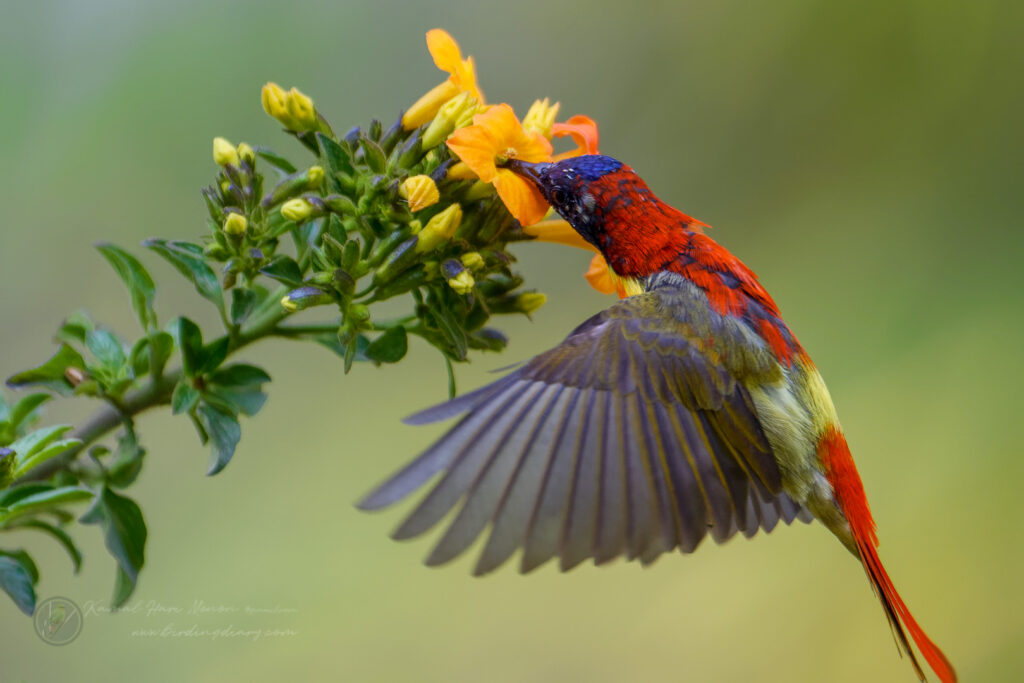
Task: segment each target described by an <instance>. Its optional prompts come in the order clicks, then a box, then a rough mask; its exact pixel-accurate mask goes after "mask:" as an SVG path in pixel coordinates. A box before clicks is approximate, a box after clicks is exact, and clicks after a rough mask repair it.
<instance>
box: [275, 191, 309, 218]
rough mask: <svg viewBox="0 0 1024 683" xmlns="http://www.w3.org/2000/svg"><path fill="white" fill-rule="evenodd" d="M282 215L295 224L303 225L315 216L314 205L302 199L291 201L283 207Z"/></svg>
mask: <svg viewBox="0 0 1024 683" xmlns="http://www.w3.org/2000/svg"><path fill="white" fill-rule="evenodd" d="M281 215H282V216H284V217H285V218H287V219H288V220H290V221H293V222H295V223H301V222H302V221H304V220H306V219H307V218H309V217H310V216H312V215H313V205H312V204H310V203H309V202H308V201H306V200H305V199H303V198H302V197H297V198H295V199H289V200H288V201H286V202H285V203H284V204H282V205H281Z"/></svg>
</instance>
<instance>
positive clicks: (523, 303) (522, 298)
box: [516, 292, 548, 315]
mask: <svg viewBox="0 0 1024 683" xmlns="http://www.w3.org/2000/svg"><path fill="white" fill-rule="evenodd" d="M547 300H548V298H547V296H545V295H544V294H541V293H540V292H523V293H522V294H520V295H519V296H517V297H516V309H518V310H519V311H520V312H522V313H525V314H526V315H530V314H531V313H533V312H534V311H536V310H537V309H538V308H540V307H541V306H543V305H544V304H545V303H547Z"/></svg>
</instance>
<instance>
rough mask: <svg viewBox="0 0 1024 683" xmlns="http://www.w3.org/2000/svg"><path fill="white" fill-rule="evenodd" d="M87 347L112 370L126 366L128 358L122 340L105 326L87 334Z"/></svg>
mask: <svg viewBox="0 0 1024 683" xmlns="http://www.w3.org/2000/svg"><path fill="white" fill-rule="evenodd" d="M85 347H86V348H87V349H89V351H90V352H91V353H92V355H94V356H96V359H97V360H99V362H100V363H101V364H102V366H103V367H104V368H105V369H107V370H110V371H111V372H117V371H118V370H120V369H121V368H123V367H124V365H125V363H126V362H127V361H128V359H127V358H126V357H125V355H124V348H122V346H121V342H119V341H118V340H117V337H115V336H114V335H113V334H111V333H110V332H109V331H107V330H104V329H103V328H97V329H95V330H92V331H91V332H89V333H88V334H86V335H85Z"/></svg>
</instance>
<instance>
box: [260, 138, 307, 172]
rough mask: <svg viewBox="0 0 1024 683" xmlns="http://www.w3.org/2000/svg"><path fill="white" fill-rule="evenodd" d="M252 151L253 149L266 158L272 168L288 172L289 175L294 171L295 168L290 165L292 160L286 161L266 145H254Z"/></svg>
mask: <svg viewBox="0 0 1024 683" xmlns="http://www.w3.org/2000/svg"><path fill="white" fill-rule="evenodd" d="M253 151H255V152H256V154H257V155H259V156H260V157H261V158H263V159H266V160H267V161H268V162H269V163H270V165H271V166H273V167H274V168H279V169H281V170H282V171H284V172H285V173H288V174H289V175H290V174H292V173H295V171H296V170H297V169H296V168H295V167H294V166H292V162H290V161H288V160H287V159H285V158H284V157H283V156H281V155H280V154H278V153H277V152H275V151H273V150H272V149H268V148H266V147H263V146H262V145H257V146H256V147H254V148H253Z"/></svg>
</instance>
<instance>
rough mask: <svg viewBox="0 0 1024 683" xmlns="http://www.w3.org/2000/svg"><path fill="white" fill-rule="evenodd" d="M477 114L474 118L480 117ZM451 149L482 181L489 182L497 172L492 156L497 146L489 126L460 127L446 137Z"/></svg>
mask: <svg viewBox="0 0 1024 683" xmlns="http://www.w3.org/2000/svg"><path fill="white" fill-rule="evenodd" d="M480 116H481V115H480V114H477V116H476V118H478V119H479V118H480ZM447 144H448V148H449V149H451V150H452V151H453V152H454V153H455V155H456V156H458V157H459V159H461V160H462V162H463V163H464V164H466V166H468V167H469V169H470V170H471V171H473V173H475V174H476V175H477V176H478V177H479V178H480V179H481V180H483V181H484V182H487V183H489V182H491V181H493V180H494V177H495V175H496V174H497V171H498V169H497V167H496V166H495V165H494V156H495V154H496V150H497V147H498V144H497V141H496V140H495V139H494V135H493V134H492V133H491V130H490V128H489V127H487V126H485V125H480V124H474V125H472V126H466V127H465V128H460V129H459V130H457V131H455V132H454V133H452V134H451V136H450V137H449V138H448V143H447Z"/></svg>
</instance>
